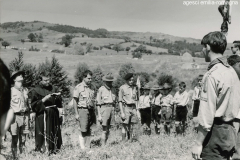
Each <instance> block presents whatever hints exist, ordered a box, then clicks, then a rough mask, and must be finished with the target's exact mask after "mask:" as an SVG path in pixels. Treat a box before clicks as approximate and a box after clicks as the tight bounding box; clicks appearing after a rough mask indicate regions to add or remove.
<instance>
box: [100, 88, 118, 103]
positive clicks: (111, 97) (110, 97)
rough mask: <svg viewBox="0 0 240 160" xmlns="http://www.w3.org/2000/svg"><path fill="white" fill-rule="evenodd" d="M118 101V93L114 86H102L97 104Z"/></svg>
mask: <svg viewBox="0 0 240 160" xmlns="http://www.w3.org/2000/svg"><path fill="white" fill-rule="evenodd" d="M109 103H111V104H113V103H116V94H115V92H114V90H113V88H109V87H107V86H102V87H100V88H99V89H98V93H97V105H103V104H109Z"/></svg>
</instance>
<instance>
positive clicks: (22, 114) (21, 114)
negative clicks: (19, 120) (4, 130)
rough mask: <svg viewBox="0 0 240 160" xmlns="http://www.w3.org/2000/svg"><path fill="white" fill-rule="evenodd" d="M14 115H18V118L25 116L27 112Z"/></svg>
mask: <svg viewBox="0 0 240 160" xmlns="http://www.w3.org/2000/svg"><path fill="white" fill-rule="evenodd" d="M14 114H15V115H18V116H24V115H26V114H27V112H17V113H14Z"/></svg>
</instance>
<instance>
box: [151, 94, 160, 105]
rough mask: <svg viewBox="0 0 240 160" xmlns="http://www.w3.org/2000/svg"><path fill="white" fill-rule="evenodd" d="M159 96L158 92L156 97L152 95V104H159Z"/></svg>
mask: <svg viewBox="0 0 240 160" xmlns="http://www.w3.org/2000/svg"><path fill="white" fill-rule="evenodd" d="M161 97H162V95H161V94H159V95H158V96H157V97H154V98H153V100H152V104H154V105H156V106H160V105H161V104H160V101H161Z"/></svg>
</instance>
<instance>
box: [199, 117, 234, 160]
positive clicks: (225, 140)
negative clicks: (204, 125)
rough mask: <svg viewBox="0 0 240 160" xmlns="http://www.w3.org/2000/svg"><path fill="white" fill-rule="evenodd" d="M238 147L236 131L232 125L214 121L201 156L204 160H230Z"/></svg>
mask: <svg viewBox="0 0 240 160" xmlns="http://www.w3.org/2000/svg"><path fill="white" fill-rule="evenodd" d="M235 145H236V131H235V129H234V127H233V124H232V123H224V122H221V121H218V120H214V124H213V127H212V128H211V131H210V132H208V134H207V136H206V138H205V140H204V142H203V150H202V154H201V158H202V160H228V159H230V157H231V156H232V155H233V152H234V150H235Z"/></svg>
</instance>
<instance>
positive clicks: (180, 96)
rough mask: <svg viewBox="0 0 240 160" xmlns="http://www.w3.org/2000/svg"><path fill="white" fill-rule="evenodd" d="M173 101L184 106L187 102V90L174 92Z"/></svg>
mask: <svg viewBox="0 0 240 160" xmlns="http://www.w3.org/2000/svg"><path fill="white" fill-rule="evenodd" d="M172 102H173V103H175V104H177V105H178V106H186V105H187V103H188V102H189V94H188V92H187V91H184V92H182V93H180V92H179V91H177V92H176V94H175V95H174V98H173V101H172Z"/></svg>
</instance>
